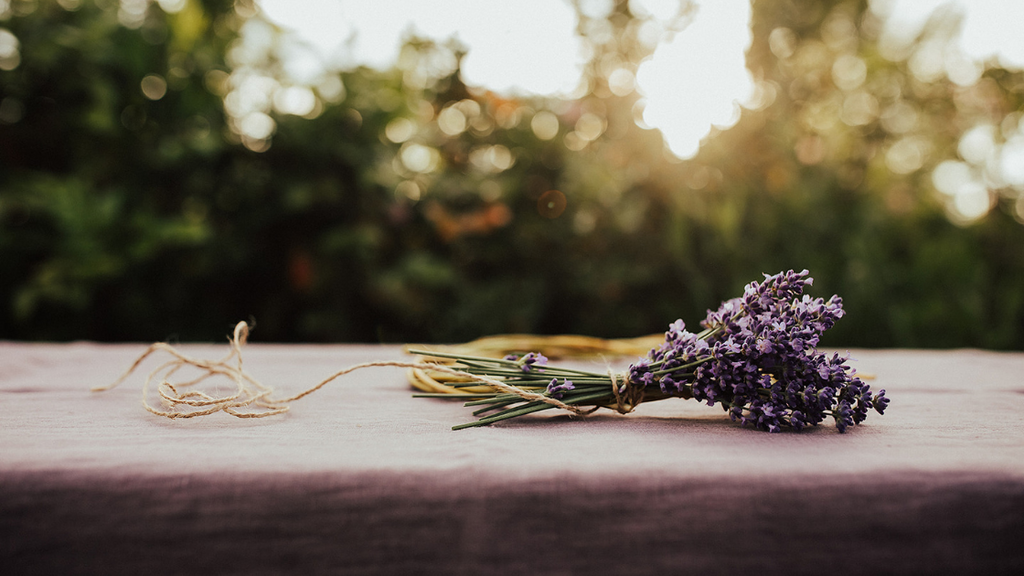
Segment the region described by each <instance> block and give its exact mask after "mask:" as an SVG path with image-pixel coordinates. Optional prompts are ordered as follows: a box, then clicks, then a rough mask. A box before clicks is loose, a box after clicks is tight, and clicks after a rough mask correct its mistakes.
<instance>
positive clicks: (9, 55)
mask: <svg viewBox="0 0 1024 576" xmlns="http://www.w3.org/2000/svg"><path fill="white" fill-rule="evenodd" d="M18 64H21V51H20V44H19V42H18V37H17V36H15V35H14V34H12V33H11V31H10V30H7V29H6V28H0V70H8V71H10V70H14V69H15V68H17V67H18Z"/></svg>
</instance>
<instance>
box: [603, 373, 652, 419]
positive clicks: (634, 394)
mask: <svg viewBox="0 0 1024 576" xmlns="http://www.w3.org/2000/svg"><path fill="white" fill-rule="evenodd" d="M608 377H609V378H610V379H611V381H612V395H613V396H614V397H615V411H616V412H618V413H619V414H629V413H630V412H632V411H633V410H636V407H637V406H639V405H640V403H641V402H643V401H644V385H643V384H642V383H641V384H637V383H634V382H633V381H632V380H630V379H629V376H628V375H625V374H623V375H622V385H621V386H619V376H618V375H616V374H615V372H614V371H613V370H610V369H609V370H608Z"/></svg>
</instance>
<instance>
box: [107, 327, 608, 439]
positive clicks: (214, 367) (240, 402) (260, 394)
mask: <svg viewBox="0 0 1024 576" xmlns="http://www.w3.org/2000/svg"><path fill="white" fill-rule="evenodd" d="M248 338H249V325H248V324H246V323H245V322H239V323H238V324H237V325H235V330H234V335H233V336H232V337H231V338H229V344H230V346H231V350H230V352H229V353H228V354H227V356H225V357H224V358H222V359H220V360H217V361H211V360H202V359H197V358H192V357H190V356H187V355H185V354H183V353H181V352H180V351H178V350H177V349H175V348H174V347H173V346H171V345H169V344H166V343H164V342H157V343H155V344H152V345H150V346H149V348H147V349H146V351H145V352H143V353H142V355H140V356H139V357H138V358H137V359H136V360H135V362H134V363H133V364H132V365H131V366H130V367H129V368H128V370H127V371H125V373H124V374H122V375H121V377H119V378H118V379H117V380H115V381H114V382H113V383H111V384H108V385H105V386H96V387H94V388H92V391H93V392H103V391H106V390H110V389H112V388H115V387H116V386H118V385H120V384H121V383H123V382H124V381H125V380H127V378H128V377H129V376H130V375H131V374H132V373H133V372H135V370H136V369H137V368H138V367H139V365H141V364H142V362H143V361H144V360H146V358H148V357H149V356H150V355H152V354H154V353H156V352H164V353H167V354H169V355H171V356H172V357H173V359H172V360H169V361H167V362H165V363H163V364H161V365H160V366H158V367H157V368H156V369H155V370H153V371H152V372H150V373H149V375H148V376H147V377H146V380H145V382H144V383H143V386H142V405H143V407H144V408H145V409H146V410H148V411H149V412H151V413H153V414H156V415H157V416H163V417H165V418H171V419H174V418H195V417H197V416H206V415H209V414H213V413H215V412H222V411H223V412H227V413H228V414H230V415H232V416H235V417H237V418H265V417H267V416H273V415H275V414H281V413H283V412H287V411H288V410H289V408H290V407H289V404H290V403H291V402H294V401H296V400H299V399H300V398H303V397H304V396H307V395H309V394H312V393H313V392H316V391H317V390H319V389H321V388H323V387H324V386H326V385H327V384H329V383H330V382H332V381H334V380H336V379H338V378H340V377H342V376H344V375H346V374H349V373H351V372H355V371H356V370H362V369H364V368H374V367H389V366H390V367H396V368H411V369H415V370H423V369H427V370H430V371H431V372H440V373H442V374H447V375H449V376H454V377H456V378H469V379H470V380H473V381H477V382H481V383H484V384H486V385H488V386H492V387H494V388H496V389H498V390H501V391H502V392H506V393H509V394H514V395H515V396H518V397H519V398H522V399H523V400H527V401H540V402H544V403H546V404H550V405H552V406H554V407H556V408H560V409H562V410H566V411H568V412H572V413H573V414H576V415H583V414H586V413H587V411H584V410H581V409H580V408H579V407H577V406H572V405H570V404H566V403H564V402H562V401H561V400H559V399H557V398H553V397H551V396H546V395H544V394H541V393H539V392H533V391H531V390H526V389H523V388H520V387H518V386H514V385H512V384H508V383H506V382H503V381H501V380H499V379H497V378H493V377H491V376H485V375H482V374H469V373H467V372H464V371H461V370H458V369H455V368H450V367H448V366H444V365H441V364H432V363H425V362H399V361H376V362H364V363H362V364H355V365H353V366H349V367H348V368H345V369H343V370H340V371H338V372H335V373H334V374H332V375H331V376H328V377H327V378H325V379H324V380H322V381H321V382H320V383H319V384H317V385H315V386H313V387H311V388H309V389H307V390H305V391H303V392H300V393H298V394H296V395H294V396H291V397H288V398H281V399H275V398H271V397H270V395H271V394H273V392H274V388H273V387H271V386H268V385H266V384H263V383H261V382H260V381H258V380H256V379H255V378H253V377H252V375H250V374H249V373H248V372H246V371H245V370H244V369H243V367H242V346H244V345H245V343H246V341H247V340H248ZM186 366H191V367H193V368H196V369H198V370H200V371H201V372H202V374H201V375H200V376H198V377H196V378H193V379H192V380H187V381H185V382H179V383H177V384H173V383H171V382H170V381H169V379H170V378H171V377H172V376H173V375H174V374H175V373H176V372H177V371H178V370H180V369H181V368H183V367H186ZM218 375H220V376H225V377H227V378H229V379H231V380H232V381H234V383H235V391H234V393H232V394H229V395H227V396H219V397H218V396H211V395H210V394H207V393H205V392H202V391H199V390H187V389H188V388H190V387H193V386H196V385H198V384H200V383H202V382H204V381H205V380H207V379H209V378H212V377H214V376H218ZM157 379H159V380H160V383H159V384H158V385H157V393H158V394H159V396H160V398H161V399H162V400H163V401H164V403H165V404H166V405H168V406H169V407H170V408H171V409H169V410H161V409H160V408H157V407H155V406H152V405H151V404H150V403H149V396H150V394H149V388H150V385H151V384H152V382H153V381H154V380H157ZM612 382H613V389H614V390H615V394H616V398H618V394H619V393H618V386H617V385H616V383H615V379H614V377H613V379H612ZM619 408H620V412H621V409H622V403H621V401H619ZM623 413H625V412H623Z"/></svg>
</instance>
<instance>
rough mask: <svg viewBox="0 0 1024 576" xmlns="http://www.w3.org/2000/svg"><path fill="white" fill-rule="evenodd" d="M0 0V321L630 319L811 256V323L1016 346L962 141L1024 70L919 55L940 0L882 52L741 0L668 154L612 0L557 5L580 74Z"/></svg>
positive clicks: (792, 11)
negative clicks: (688, 129)
mask: <svg viewBox="0 0 1024 576" xmlns="http://www.w3.org/2000/svg"><path fill="white" fill-rule="evenodd" d="M172 4H173V6H171V5H172ZM164 5H166V6H167V7H168V10H167V11H165V10H164V9H163V8H161V6H164ZM0 7H2V9H3V15H4V16H3V18H4V20H0V222H2V228H0V303H2V306H0V337H3V338H30V339H35V338H47V339H68V338H90V339H100V340H151V339H161V338H165V337H168V335H172V334H176V335H177V336H178V337H179V338H182V339H206V338H209V337H210V336H211V335H213V334H220V333H225V332H226V331H227V329H228V328H229V327H230V326H231V325H232V324H233V322H235V321H237V320H238V319H239V318H249V317H252V318H254V319H255V320H256V322H257V324H258V326H259V333H260V335H261V337H262V338H264V339H267V340H279V341H280V340H293V341H294V340H303V341H389V342H395V341H412V340H425V341H458V340H466V339H470V338H474V337H477V336H480V335H484V334H490V333H499V332H520V331H530V332H544V333H555V332H579V333H586V334H592V335H598V336H632V335H638V334H643V333H649V332H657V331H661V330H663V329H664V325H665V324H666V323H667V322H669V321H671V320H673V319H675V318H677V317H680V316H681V317H683V318H685V319H687V320H690V321H695V320H696V319H698V318H701V317H703V315H704V311H705V309H707V308H709V307H714V306H715V305H717V302H718V301H719V300H721V299H722V298H725V297H729V296H731V295H733V294H734V293H735V292H736V291H737V290H738V289H739V288H740V287H742V285H743V284H744V283H746V282H748V281H749V280H751V279H755V278H758V277H759V274H760V272H774V271H777V270H780V269H784V268H797V269H800V268H805V267H806V268H810V269H811V271H812V272H813V273H814V276H815V277H816V279H817V280H818V284H817V285H816V290H818V291H821V292H822V293H825V292H828V293H832V292H837V293H840V294H842V295H843V296H844V297H845V298H846V303H847V310H848V312H849V315H848V317H847V318H846V319H844V321H843V322H842V323H840V324H839V325H837V327H836V329H835V330H834V331H833V332H834V334H833V333H830V336H831V338H832V339H833V340H832V343H833V344H837V345H838V344H843V345H850V346H984V347H992V348H1013V347H1020V346H1021V345H1024V302H1022V300H1024V296H1022V294H1024V286H1022V285H1021V282H1022V280H1021V279H1022V278H1024V253H1022V252H1021V251H1020V250H1019V248H1018V247H1019V246H1021V245H1022V240H1024V227H1022V226H1021V225H1020V224H1019V223H1018V222H1017V221H1015V219H1016V220H1021V219H1024V216H1022V210H1021V208H1020V206H1022V204H1021V202H1020V200H1019V198H1020V197H1021V194H1020V189H1021V185H1019V184H1018V183H1015V182H1013V181H1008V180H1007V179H1005V178H1004V179H1003V181H997V179H995V178H994V176H993V175H994V174H996V172H995V168H993V166H994V165H992V164H991V163H989V164H986V161H985V158H983V157H982V156H981V155H979V154H975V153H974V148H978V147H977V146H975V147H974V148H972V147H971V146H970V145H965V144H964V142H968V144H970V138H974V139H975V140H978V139H979V138H981V139H982V140H983V139H984V137H986V135H988V136H987V137H988V138H989V140H991V142H992V144H991V145H990V146H989V148H988V150H989V152H988V153H989V154H990V155H991V154H996V153H997V152H998V150H1000V148H999V146H1003V147H1007V146H1011V145H1013V142H1015V141H1016V140H1014V139H1015V138H1017V137H1018V136H1017V133H1018V132H1020V133H1022V134H1024V126H1022V124H1021V122H1020V117H1021V114H1020V112H1021V109H1022V101H1021V98H1022V96H1021V95H1022V92H1024V77H1022V75H1021V73H1020V72H1011V71H1007V70H1003V69H1000V68H995V67H993V68H989V69H987V70H985V71H984V73H983V75H982V77H981V78H980V80H979V81H977V82H975V83H968V82H966V81H963V80H962V78H961V77H959V76H957V75H956V74H955V73H954V74H952V76H953V78H954V80H960V81H961V83H962V84H964V85H960V84H957V83H956V82H954V81H953V80H950V79H949V76H950V74H949V73H942V72H936V71H935V70H934V66H933V67H932V69H929V68H928V65H927V61H928V59H927V58H926V57H925V56H916V55H917V54H921V53H924V52H922V51H927V50H934V49H935V46H936V45H937V44H935V43H936V42H940V40H941V39H942V38H943V37H944V36H942V35H943V34H947V35H948V30H949V29H950V28H951V26H954V25H955V19H949V18H946V19H943V18H941V17H940V18H936V19H935V20H934V21H933V22H932V23H931V25H930V26H929V27H928V28H926V30H925V32H924V33H922V36H921V37H920V38H918V39H917V40H916V41H915V42H914V43H913V44H911V45H910V46H909V47H904V48H902V50H904V52H905V54H903V55H899V57H893V55H892V54H891V53H886V48H885V47H884V46H881V44H880V42H879V36H878V34H879V26H880V23H879V21H878V18H877V17H876V16H874V15H873V14H871V13H870V11H869V10H867V5H866V3H865V2H833V1H825V0H822V1H816V0H800V1H798V0H759V1H758V2H755V3H754V21H753V37H754V41H753V44H752V46H751V49H750V51H749V53H748V65H749V67H750V69H751V71H752V73H753V74H754V76H755V77H756V78H757V82H758V93H759V98H758V99H757V102H755V103H754V104H752V105H751V109H745V110H744V111H743V112H742V115H741V117H740V120H739V122H738V123H737V124H736V125H735V126H734V127H732V128H729V129H727V130H724V131H720V133H717V134H714V135H713V136H712V137H709V139H708V140H707V141H706V143H705V144H704V146H703V147H702V148H701V150H700V152H699V153H698V155H697V156H696V157H694V158H693V159H690V160H686V161H679V160H678V159H676V158H674V157H672V156H671V155H670V154H667V153H666V152H665V149H664V145H663V143H662V141H661V137H660V135H659V133H658V132H657V131H653V130H648V129H644V128H642V127H641V126H639V125H638V123H637V122H636V117H637V113H638V110H639V109H640V107H641V106H642V101H641V100H642V99H641V97H640V95H638V94H637V93H636V92H635V91H634V90H633V88H632V85H631V84H629V83H628V82H623V81H622V78H623V77H626V76H628V74H624V73H622V72H618V71H620V70H624V71H626V72H627V73H632V72H634V71H635V69H636V65H637V64H638V63H639V62H640V61H641V60H642V59H644V58H645V57H647V56H649V55H650V53H651V51H652V50H653V46H650V45H649V44H645V43H644V42H643V39H642V38H641V37H640V35H639V31H640V29H641V28H640V24H642V21H643V17H641V16H636V15H634V14H632V13H631V12H630V10H629V5H628V3H626V2H619V3H617V4H616V6H615V9H614V10H613V11H612V12H611V13H610V14H608V15H607V16H605V17H602V18H598V19H595V18H590V17H587V16H585V15H584V14H582V13H581V14H580V31H581V34H584V39H585V41H587V42H588V43H590V47H591V53H592V54H593V58H592V62H591V65H590V66H589V67H588V70H587V75H586V79H585V80H586V82H587V84H586V88H587V89H586V90H584V91H583V92H582V93H581V95H580V96H579V98H576V99H573V100H556V99H543V98H514V97H509V96H502V95H498V94H494V93H490V92H487V91H485V90H480V89H477V88H475V87H472V86H465V85H464V84H463V83H462V82H461V81H460V76H459V60H460V58H461V56H462V50H463V49H462V48H461V47H460V46H458V45H455V44H451V43H448V44H444V43H441V44H439V43H435V42H431V41H426V40H421V39H415V38H410V39H409V42H408V43H407V45H406V46H405V48H404V49H403V51H402V55H401V57H400V59H399V62H398V64H397V65H396V66H395V68H393V69H391V70H387V71H375V70H370V69H366V68H360V69H355V70H349V71H342V72H336V71H329V70H327V71H320V72H317V73H315V74H307V75H306V77H302V78H299V77H297V75H296V73H295V72H294V71H290V70H289V69H288V67H287V62H286V59H287V54H288V53H289V51H294V50H296V49H297V48H296V46H295V45H294V43H289V40H288V38H287V36H286V35H283V34H281V33H280V32H279V31H277V30H276V29H274V27H273V26H272V25H270V24H269V23H267V22H265V21H264V20H262V19H261V17H260V16H259V14H258V10H256V9H255V7H254V6H253V5H252V4H250V3H247V2H230V1H228V0H223V1H222V0H204V1H202V2H199V1H196V0H188V1H186V2H178V3H172V2H166V3H150V2H146V1H145V0H139V1H137V2H136V1H131V2H120V3H116V2H113V1H109V2H102V1H98V2H95V3H93V2H89V1H88V0H84V1H77V0H62V1H61V2H33V1H27V0H10V1H8V2H6V4H3V3H0ZM683 15H684V16H685V12H684V13H683ZM596 20H599V21H596ZM680 22H681V23H685V18H683V19H682V20H681V21H680ZM594 31H601V33H600V34H595V33H594ZM5 34H6V35H5ZM12 38H13V39H14V40H13V41H12V40H11V39H12ZM5 46H7V47H8V48H6V49H5V48H4V47H5ZM10 46H13V47H14V48H13V49H12V48H10ZM5 50H6V51H5ZM929 70H931V71H930V72H929ZM616 74H617V76H616ZM627 79H628V78H627ZM680 105H681V106H685V103H682V102H681V103H680ZM979 126H980V127H981V128H976V127H979ZM972 130H974V132H972ZM965 139H967V140H965ZM981 147H982V148H984V141H982V145H981ZM993 150H994V151H995V152H993ZM1011 176H1012V174H1011ZM1010 180H1012V178H1011V179H1010ZM979 183H981V184H983V187H982V188H981V191H979V190H978V185H981V184H979ZM954 184H955V186H954ZM1021 184H1024V183H1021ZM964 186H967V187H964ZM971 186H973V188H972V187H971ZM972 194H973V196H972ZM982 201H983V202H984V205H983V206H982Z"/></svg>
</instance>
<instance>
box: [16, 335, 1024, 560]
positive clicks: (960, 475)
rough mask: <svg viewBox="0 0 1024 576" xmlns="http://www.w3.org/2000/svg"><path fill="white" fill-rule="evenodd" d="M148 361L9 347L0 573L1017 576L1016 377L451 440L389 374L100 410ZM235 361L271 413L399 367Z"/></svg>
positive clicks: (250, 353) (876, 365)
mask: <svg viewBox="0 0 1024 576" xmlns="http://www.w3.org/2000/svg"><path fill="white" fill-rule="evenodd" d="M143 349H144V347H143V346H138V345H116V346H115V345H97V344H83V343H79V344H67V345H59V344H19V343H0V566H3V567H4V568H3V569H2V572H3V573H4V574H14V573H133V574H134V573H143V572H148V573H201V572H216V573H245V574H251V573H273V572H281V571H293V572H297V573H346V574H364V573H365V574H370V573H400V574H407V573H466V574H479V573H513V574H533V573H559V574H562V573H564V574H574V573H586V572H597V573H632V574H656V573H657V574H664V573H666V572H667V573H686V572H689V573H701V574H706V573H736V572H738V571H740V570H757V571H758V572H761V573H787V574H818V573H821V572H822V571H829V570H834V571H837V572H841V573H848V574H858V573H859V574H872V573H882V572H885V573H927V572H942V573H960V574H963V573H976V574H999V573H1005V574H1020V573H1024V546H1022V543H1024V425H1022V424H1024V354H1020V353H990V352H981V351H972V350H963V351H912V350H891V351H873V350H856V351H853V354H852V356H853V358H854V362H853V364H854V365H855V366H856V367H857V368H858V369H859V370H860V371H861V372H864V373H870V374H874V375H876V376H877V378H876V379H875V380H874V381H873V382H872V387H873V388H876V389H877V388H885V389H886V390H887V391H888V395H889V396H890V397H891V398H892V404H891V406H890V409H889V411H888V412H887V413H886V415H885V416H879V415H877V414H873V415H872V416H871V417H869V418H868V420H867V422H865V423H864V424H862V425H860V426H858V427H855V428H853V429H851V430H850V431H849V432H847V433H846V434H839V433H837V432H836V430H835V428H834V427H832V426H831V425H829V426H823V427H819V428H815V429H811V430H805V431H803V432H800V433H795V432H786V433H781V434H766V433H761V432H756V431H753V430H749V429H744V428H741V427H740V426H739V425H737V424H736V423H733V422H731V421H729V419H728V418H727V417H726V416H725V415H724V413H723V412H722V411H721V410H720V409H718V408H708V407H706V406H701V405H699V404H697V403H696V402H693V401H684V400H668V401H664V402H658V403H650V404H645V405H642V406H641V407H640V408H639V410H638V411H637V412H636V413H634V414H631V415H628V416H621V415H618V414H613V413H610V412H609V413H603V414H595V415H593V416H590V417H588V418H586V419H583V420H571V419H570V418H569V417H568V416H567V415H564V414H557V413H555V411H548V412H544V413H541V414H538V415H535V416H530V417H526V418H522V419H519V420H515V421H510V422H507V423H502V424H498V425H495V426H491V427H487V428H474V429H468V430H462V431H458V432H453V431H451V430H450V427H451V426H452V425H454V424H458V423H461V422H465V421H468V420H470V419H472V416H471V414H470V412H471V409H468V408H464V407H462V406H461V404H459V403H457V402H446V401H441V400H426V399H414V398H412V397H411V395H410V390H409V388H408V385H407V384H406V382H405V379H404V374H403V372H402V371H401V370H400V369H395V368H382V369H372V370H366V371H362V372H357V373H354V374H352V375H351V376H349V377H347V378H344V379H342V380H338V381H336V382H334V383H333V384H331V385H329V386H328V387H327V388H325V389H323V390H321V391H320V392H318V393H316V394H314V395H312V396H309V397H307V398H305V399H303V400H300V401H298V402H296V403H295V404H294V405H293V408H292V411H291V412H289V413H288V414H285V415H281V416H274V417H271V418H266V419H260V420H239V419H235V418H232V417H230V416H227V415H226V414H216V415H213V416H210V417H206V418H202V419H197V420H176V421H171V420H167V419H163V418H159V417H157V416H153V415H151V414H150V413H148V412H146V411H145V410H144V409H143V408H142V406H141V404H140V394H141V393H140V387H141V379H142V374H139V375H138V377H136V378H133V379H131V380H129V381H128V382H127V383H125V384H124V385H122V386H121V387H120V388H117V389H114V390H112V391H109V392H105V393H101V394H95V393H90V392H89V388H90V387H92V386H96V385H100V384H104V383H107V382H109V381H111V380H113V379H114V378H116V377H117V376H118V375H119V374H120V373H121V371H123V369H124V368H126V367H127V366H128V365H129V364H130V363H131V361H132V360H133V359H134V358H135V357H136V356H137V355H138V354H139V353H140V352H141V351H142V350H143ZM185 350H186V351H187V352H188V353H190V354H193V355H197V356H203V357H208V358H219V357H220V356H222V355H223V353H224V352H225V347H224V346H199V345H192V346H187V347H185ZM245 354H246V363H247V367H248V370H249V371H250V372H251V373H253V374H254V375H256V376H257V377H258V378H260V379H261V380H262V381H263V382H265V383H271V384H273V385H275V387H277V388H278V389H279V390H280V391H281V392H282V393H291V392H296V391H299V390H301V389H304V388H305V387H307V386H309V385H311V384H313V383H315V382H317V381H319V380H320V379H321V378H323V377H324V376H326V375H329V374H331V373H333V372H335V371H337V370H338V369H340V368H342V367H345V366H348V365H351V364H355V363H359V362H364V361H368V360H381V359H384V360H387V359H395V360H397V359H403V358H404V355H403V354H402V352H401V350H400V349H399V348H397V347H390V346H283V345H259V344H253V345H250V346H248V347H247V348H246V352H245ZM156 363H157V361H156V360H153V361H150V362H149V363H148V364H147V365H146V366H147V367H154V366H155V365H156ZM596 367H597V368H598V369H603V368H602V365H600V364H599V365H597V366H596ZM227 389H228V385H227V384H225V388H224V390H225V391H226V390H227Z"/></svg>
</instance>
